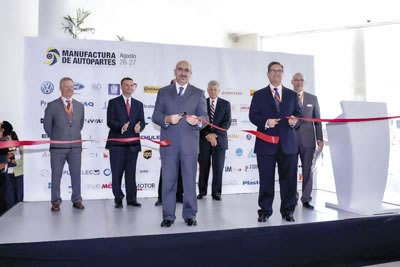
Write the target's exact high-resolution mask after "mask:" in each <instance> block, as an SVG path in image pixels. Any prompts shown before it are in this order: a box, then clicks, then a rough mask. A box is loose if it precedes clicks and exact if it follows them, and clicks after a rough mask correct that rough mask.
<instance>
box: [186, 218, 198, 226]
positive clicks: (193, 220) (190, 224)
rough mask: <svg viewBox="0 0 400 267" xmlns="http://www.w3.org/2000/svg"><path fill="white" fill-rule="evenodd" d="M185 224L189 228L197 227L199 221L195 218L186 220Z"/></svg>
mask: <svg viewBox="0 0 400 267" xmlns="http://www.w3.org/2000/svg"><path fill="white" fill-rule="evenodd" d="M185 223H186V224H187V226H192V225H193V226H196V225H197V221H196V219H193V218H189V219H186V220H185Z"/></svg>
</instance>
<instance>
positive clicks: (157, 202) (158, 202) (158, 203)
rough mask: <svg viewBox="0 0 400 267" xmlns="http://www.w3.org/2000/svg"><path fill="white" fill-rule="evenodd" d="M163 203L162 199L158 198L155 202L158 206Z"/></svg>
mask: <svg viewBox="0 0 400 267" xmlns="http://www.w3.org/2000/svg"><path fill="white" fill-rule="evenodd" d="M161 205H162V201H161V200H160V199H157V201H156V203H154V206H156V207H158V206H161Z"/></svg>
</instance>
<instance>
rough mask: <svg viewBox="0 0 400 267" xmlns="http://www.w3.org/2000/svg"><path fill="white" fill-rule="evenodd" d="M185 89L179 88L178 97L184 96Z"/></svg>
mask: <svg viewBox="0 0 400 267" xmlns="http://www.w3.org/2000/svg"><path fill="white" fill-rule="evenodd" d="M183 89H184V88H183V87H179V93H178V96H182V92H183Z"/></svg>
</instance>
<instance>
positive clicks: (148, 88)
mask: <svg viewBox="0 0 400 267" xmlns="http://www.w3.org/2000/svg"><path fill="white" fill-rule="evenodd" d="M160 88H161V87H160V86H150V85H146V86H145V87H143V91H144V92H145V93H146V94H157V93H158V91H159V90H160Z"/></svg>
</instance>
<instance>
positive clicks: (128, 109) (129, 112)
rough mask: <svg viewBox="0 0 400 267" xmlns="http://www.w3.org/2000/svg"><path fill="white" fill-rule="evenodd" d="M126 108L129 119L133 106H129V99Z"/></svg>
mask: <svg viewBox="0 0 400 267" xmlns="http://www.w3.org/2000/svg"><path fill="white" fill-rule="evenodd" d="M125 107H126V112H127V113H128V117H129V115H130V114H131V105H130V104H129V99H126V104H125Z"/></svg>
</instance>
